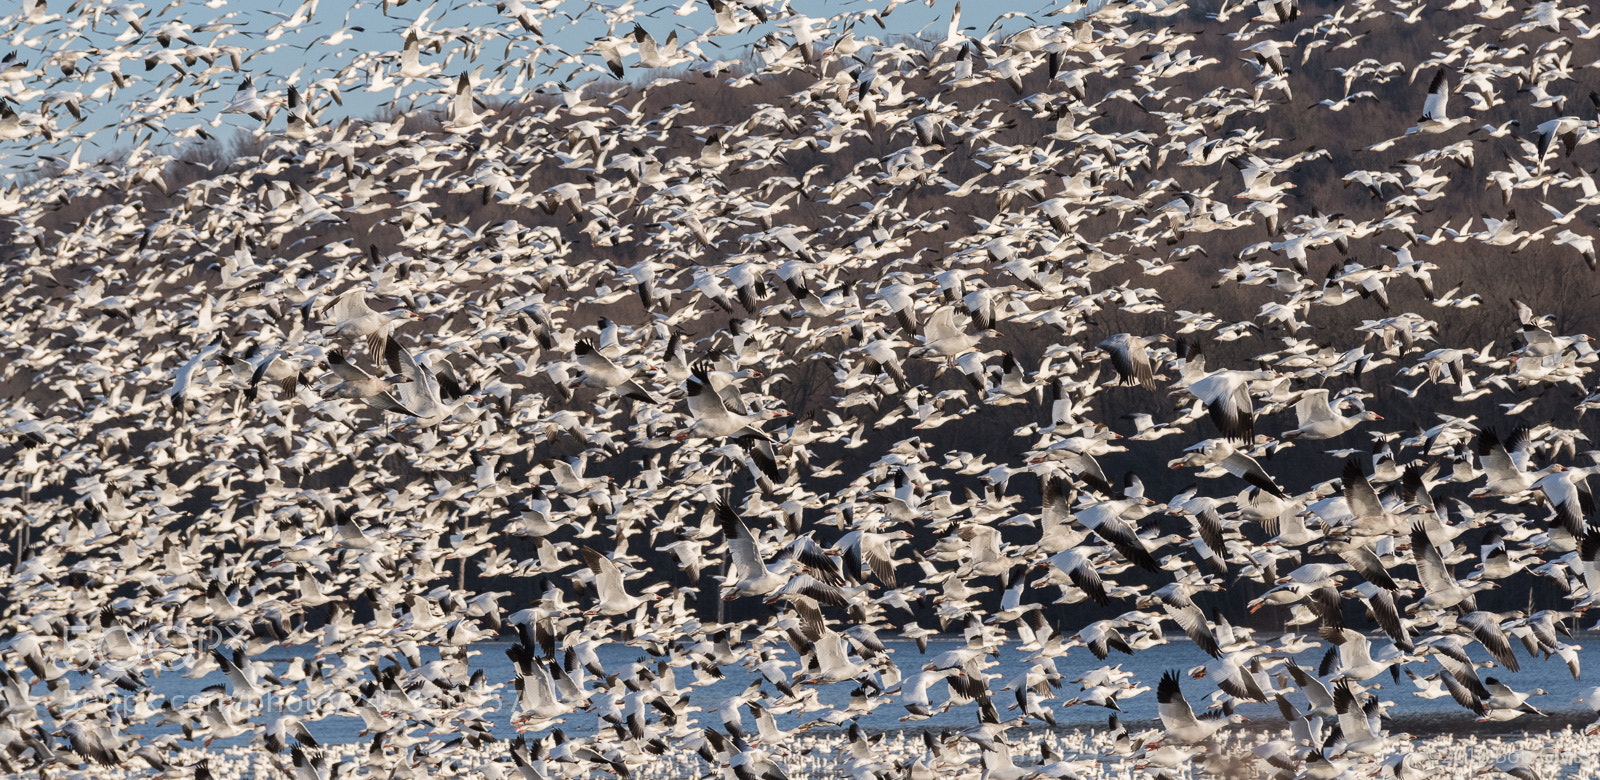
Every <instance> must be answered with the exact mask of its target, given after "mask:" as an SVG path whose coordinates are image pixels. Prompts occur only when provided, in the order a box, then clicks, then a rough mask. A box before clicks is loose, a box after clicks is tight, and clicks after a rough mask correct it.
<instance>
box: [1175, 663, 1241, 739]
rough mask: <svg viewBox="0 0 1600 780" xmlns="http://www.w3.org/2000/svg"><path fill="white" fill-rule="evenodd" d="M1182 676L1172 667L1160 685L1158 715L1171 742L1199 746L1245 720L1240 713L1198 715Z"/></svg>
mask: <svg viewBox="0 0 1600 780" xmlns="http://www.w3.org/2000/svg"><path fill="white" fill-rule="evenodd" d="M1178 679H1179V678H1178V673H1177V672H1176V671H1171V670H1169V671H1167V672H1166V673H1165V674H1163V675H1161V683H1160V685H1158V686H1156V714H1157V715H1158V716H1159V717H1160V719H1161V726H1162V728H1163V729H1165V730H1166V738H1167V740H1168V741H1171V742H1174V743H1176V744H1179V745H1198V744H1200V743H1203V742H1207V741H1209V740H1210V739H1211V737H1212V736H1213V735H1215V734H1216V733H1217V731H1218V730H1220V729H1221V728H1222V727H1224V726H1227V725H1228V724H1229V723H1234V722H1237V721H1239V720H1241V718H1240V716H1238V715H1228V714H1221V713H1217V714H1213V713H1206V714H1205V715H1201V716H1198V717H1196V716H1195V714H1194V710H1193V709H1192V708H1191V707H1190V706H1189V700H1188V699H1185V698H1184V697H1183V688H1182V687H1181V686H1180V685H1179V683H1178Z"/></svg>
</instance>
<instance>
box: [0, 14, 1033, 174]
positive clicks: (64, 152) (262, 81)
mask: <svg viewBox="0 0 1600 780" xmlns="http://www.w3.org/2000/svg"><path fill="white" fill-rule="evenodd" d="M80 5H81V6H82V8H81V9H80V10H78V11H70V10H69V9H68V7H67V4H66V3H65V2H64V1H63V0H49V6H48V7H47V8H46V9H45V10H44V12H43V13H42V14H41V13H38V12H35V13H32V14H29V13H28V12H27V10H26V9H24V11H21V12H17V13H13V14H11V15H9V16H5V17H0V34H3V35H4V36H5V38H6V43H7V44H8V46H7V48H6V51H11V52H15V53H16V57H15V60H16V61H14V62H12V63H10V64H11V68H10V69H9V71H8V72H6V73H5V75H6V77H5V78H0V95H4V96H5V97H6V98H8V99H9V101H10V102H11V104H12V105H13V106H14V107H15V108H16V110H17V111H19V112H20V113H21V114H22V121H23V123H24V125H25V126H26V127H28V128H30V129H36V128H37V125H38V124H39V122H40V121H41V120H40V118H41V117H42V116H43V115H46V114H48V115H49V116H50V119H49V124H51V125H53V126H54V128H55V136H56V137H55V140H54V142H41V140H40V135H39V134H38V133H37V132H35V133H31V134H30V135H29V136H28V137H26V138H22V139H17V140H0V153H3V154H4V158H3V159H4V163H3V165H0V169H3V172H0V175H3V176H5V177H6V178H11V177H15V176H17V175H19V174H22V173H26V172H28V171H32V170H37V169H38V167H39V166H40V164H41V161H42V159H43V156H44V155H54V156H56V157H57V158H58V160H64V159H68V158H70V157H71V156H72V155H73V154H74V151H75V150H76V149H77V148H78V147H79V146H80V144H81V145H83V150H82V152H81V153H80V154H81V158H82V161H83V162H90V161H93V160H96V159H99V158H101V157H104V156H106V155H107V154H109V153H111V152H112V151H113V150H116V151H117V152H122V153H125V152H126V151H127V150H130V149H133V148H134V147H135V146H136V145H142V146H145V147H147V148H148V149H150V150H152V151H153V152H159V153H164V154H176V153H180V152H181V148H182V146H183V145H186V144H191V143H197V142H199V141H200V140H201V139H202V138H203V137H204V136H203V135H202V134H204V135H208V136H211V137H214V138H217V139H220V140H222V141H228V140H230V139H232V138H233V137H234V136H235V135H236V134H237V133H239V132H247V133H248V132H257V131H260V130H261V129H262V128H263V124H262V123H261V122H260V121H259V120H257V119H255V118H252V117H250V116H247V115H246V114H243V113H232V112H228V111H227V109H228V107H229V106H230V103H234V102H237V101H239V99H240V98H241V97H242V95H241V93H240V86H241V84H243V83H245V81H246V78H247V77H248V78H249V79H250V82H251V84H252V85H253V86H254V87H255V88H256V90H257V93H258V96H259V98H260V100H262V101H265V103H264V104H262V105H271V104H273V103H277V104H278V105H276V106H274V107H273V108H274V109H276V110H275V113H274V116H273V119H272V121H271V122H270V124H268V125H267V126H266V127H267V128H268V129H269V130H272V131H277V132H281V131H282V130H283V128H284V123H285V120H284V111H283V110H282V105H281V103H282V101H283V99H284V97H285V95H286V94H287V90H288V88H289V87H291V86H294V87H296V88H298V89H299V91H300V92H301V93H302V94H303V95H308V96H309V99H310V101H311V102H312V104H313V105H315V106H317V107H318V108H319V109H321V114H320V116H319V122H320V123H321V124H336V123H337V122H339V121H340V120H341V119H343V118H344V117H346V116H352V117H357V118H365V117H370V116H373V115H375V114H377V113H378V112H380V111H382V110H387V109H389V108H391V107H392V108H398V109H399V110H405V111H409V110H411V109H412V108H413V107H415V106H442V105H443V104H444V102H445V101H447V100H448V99H449V96H450V94H451V92H452V91H453V88H454V85H455V83H456V80H457V78H458V77H459V76H460V74H461V73H462V72H464V71H465V72H471V73H473V74H474V80H475V81H476V82H477V83H478V84H479V85H480V89H481V90H482V93H484V94H488V95H492V97H493V98H494V99H497V100H508V99H512V98H514V97H515V95H517V94H519V93H522V92H525V91H528V90H533V89H537V88H539V87H540V86H541V85H546V86H550V87H553V86H554V84H553V82H556V81H559V80H567V81H569V82H570V83H577V82H580V81H584V80H589V79H593V78H595V77H596V76H597V75H598V74H599V73H600V72H603V68H604V62H603V59H602V57H601V56H600V54H599V53H598V51H597V50H596V48H595V46H594V42H595V41H596V40H598V39H602V38H605V37H606V36H608V35H612V36H616V37H619V38H621V37H626V36H627V35H628V34H629V33H630V32H631V30H632V25H633V24H635V23H637V24H639V25H642V26H643V27H644V28H645V29H646V30H647V31H649V32H650V33H651V34H652V35H653V36H655V37H656V38H657V39H658V40H665V39H666V38H667V37H668V36H669V35H670V34H671V33H672V32H674V31H676V32H677V34H678V38H679V41H680V43H686V42H693V41H695V40H696V39H701V41H700V42H699V43H698V44H697V46H698V49H699V51H700V53H701V55H702V56H703V57H704V59H705V60H710V61H718V60H724V61H737V62H744V61H747V60H748V59H749V58H750V56H751V53H752V52H751V44H753V43H754V42H756V41H757V40H758V39H759V38H760V37H761V36H763V35H766V34H768V33H772V32H774V31H781V30H782V28H781V27H780V26H779V25H780V24H781V23H782V19H781V17H778V16H770V17H769V21H768V22H767V23H765V24H755V25H753V26H752V27H750V28H749V29H748V30H746V31H745V32H742V33H739V34H730V35H723V36H717V37H715V38H713V39H709V40H707V39H704V38H702V33H704V32H705V31H708V30H711V29H713V28H714V27H715V26H716V20H715V18H714V16H713V14H712V12H711V10H710V4H709V0H679V1H678V2H660V1H658V0H638V1H637V2H626V3H587V2H572V1H563V2H546V3H544V4H543V5H541V4H540V3H538V2H535V0H520V2H519V1H518V0H502V3H501V5H500V8H499V9H497V7H496V4H495V3H493V2H488V3H485V2H462V1H459V0H438V2H433V3H423V2H417V0H410V2H405V3H403V4H398V5H388V6H386V5H384V4H382V3H375V2H371V1H370V0H363V2H358V3H355V4H354V5H351V4H347V3H338V2H336V1H334V0H329V1H327V2H319V0H311V1H310V2H305V3H300V2H295V1H294V0H281V1H280V2H271V0H247V1H244V2H241V1H240V0H209V2H194V1H193V0H174V2H171V3H167V4H164V5H163V4H159V3H154V2H143V3H141V2H112V1H111V0H82V1H81V2H80ZM773 5H774V6H776V4H773ZM519 6H520V7H522V8H525V9H526V16H527V18H529V19H532V20H534V21H535V23H536V24H537V25H538V26H539V32H540V33H541V35H535V34H532V33H530V32H527V31H526V30H525V29H524V27H523V26H522V24H521V23H519V21H517V16H518V13H517V12H518V7H519ZM790 7H791V8H793V9H794V10H795V11H797V12H799V13H802V14H805V15H807V16H811V17H814V18H817V19H818V20H819V25H818V27H819V30H820V28H821V24H820V20H823V19H827V18H830V17H832V18H833V19H834V20H835V21H834V23H833V24H832V26H831V27H829V28H828V32H827V35H826V37H827V38H828V39H832V38H835V37H837V36H838V35H841V34H843V32H844V31H845V29H846V28H847V27H849V28H852V29H853V30H854V33H855V35H856V37H857V38H861V37H866V36H872V37H876V38H879V39H889V38H892V37H893V36H897V35H912V36H914V35H921V36H922V37H927V38H935V39H942V38H943V37H944V35H945V34H946V30H947V28H948V25H949V20H950V17H951V14H952V13H953V12H954V11H955V8H956V7H957V4H956V3H954V2H943V1H942V0H941V1H940V2H933V3H927V2H920V1H916V2H907V3H892V2H889V0H871V2H859V3H837V2H817V1H815V0H813V1H812V2H793V3H791V4H790ZM1053 7H1054V5H1053V4H1050V3H1044V4H1041V3H1040V2H1038V0H1032V1H1030V2H998V3H976V2H968V3H967V6H966V8H965V9H964V13H963V16H962V19H961V25H962V27H964V28H971V29H970V31H971V33H972V34H974V35H979V36H981V35H983V34H984V33H985V32H986V31H988V30H989V29H990V24H991V23H992V22H993V21H994V20H995V18H996V17H998V16H1001V15H1003V14H1007V13H1013V14H1015V15H1013V16H1011V17H1010V18H1006V19H1004V20H1003V22H1002V23H1001V25H1000V27H999V32H997V35H1000V34H1004V33H1008V32H1011V31H1014V30H1016V29H1021V28H1022V27H1025V26H1027V25H1029V24H1032V22H1030V21H1029V20H1028V19H1027V18H1024V17H1022V16H1020V14H1022V13H1027V14H1032V15H1033V18H1035V19H1037V20H1039V21H1040V22H1041V23H1049V22H1050V21H1056V22H1059V21H1060V17H1054V18H1053V19H1050V20H1047V19H1046V18H1045V17H1044V15H1043V14H1045V13H1046V12H1048V11H1050V10H1052V8H1053ZM885 8H888V9H890V13H889V15H888V16H887V17H882V18H884V22H885V24H884V27H883V28H880V27H879V26H878V24H877V23H875V22H874V21H872V20H871V16H872V15H878V16H880V17H881V12H882V11H883V9H885ZM502 9H503V10H502ZM64 16H65V18H63V17H64ZM52 17H53V18H52ZM852 17H853V21H852ZM134 24H137V25H138V26H139V27H140V28H142V32H139V31H136V30H135V29H134ZM413 32H415V33H416V34H417V36H418V39H419V41H421V42H422V44H423V46H424V51H423V53H422V54H421V56H420V57H419V60H418V61H419V63H420V65H421V66H422V70H424V71H427V72H428V75H427V76H426V77H424V78H418V79H414V80H413V79H405V78H400V77H399V75H400V74H401V63H400V61H399V52H400V51H401V49H402V48H404V45H405V41H406V39H407V37H408V36H409V35H410V34H411V33H413ZM784 34H785V35H788V33H784ZM207 58H210V59H212V60H214V62H213V63H212V64H209V65H208V62H207ZM624 60H625V62H626V64H627V65H628V66H629V68H628V71H629V72H628V74H627V77H628V78H630V79H645V78H653V77H655V76H657V75H661V73H660V72H652V71H650V70H648V69H642V68H638V67H636V64H637V62H638V55H637V54H628V55H625V57H624ZM235 61H237V62H238V66H239V69H238V70H235V69H234V67H233V63H234V62H235ZM697 64H699V63H692V64H691V67H693V66H695V65H697ZM530 65H531V67H524V66H530ZM180 69H181V70H180ZM69 72H70V75H67V74H68V73H69ZM529 74H531V75H529ZM334 88H337V91H338V95H339V98H340V100H341V101H342V105H338V104H335V103H333V100H332V95H333V90H334ZM496 93H497V94H496ZM69 102H71V103H75V104H76V105H77V106H78V107H79V108H80V110H81V112H82V114H83V116H84V119H83V120H82V121H81V122H76V124H75V120H74V118H73V116H72V114H71V113H69V110H68V107H67V103H69ZM174 107H177V108H179V109H181V110H179V111H176V112H173V111H172V110H171V109H173V108H174Z"/></svg>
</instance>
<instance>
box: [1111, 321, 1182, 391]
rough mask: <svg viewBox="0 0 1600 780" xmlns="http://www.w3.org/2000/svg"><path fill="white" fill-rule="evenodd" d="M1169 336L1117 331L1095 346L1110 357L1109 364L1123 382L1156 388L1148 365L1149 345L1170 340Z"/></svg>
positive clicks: (1154, 377)
mask: <svg viewBox="0 0 1600 780" xmlns="http://www.w3.org/2000/svg"><path fill="white" fill-rule="evenodd" d="M1171 338H1172V337H1171V336H1168V335H1166V334H1164V333H1163V334H1161V335H1157V336H1148V337H1139V336H1135V335H1133V334H1131V333H1118V334H1116V335H1114V336H1111V337H1109V338H1107V339H1105V340H1103V341H1101V342H1100V343H1099V344H1098V345H1097V346H1098V347H1099V348H1100V349H1102V350H1104V351H1105V353H1106V355H1107V356H1109V357H1110V358H1111V366H1112V367H1113V368H1115V369H1116V370H1117V376H1119V377H1121V378H1122V382H1123V383H1124V384H1137V385H1139V386H1141V387H1143V388H1144V389H1146V390H1154V389H1156V375H1155V371H1154V370H1153V369H1151V367H1150V345H1152V344H1154V343H1156V342H1160V341H1170V340H1171Z"/></svg>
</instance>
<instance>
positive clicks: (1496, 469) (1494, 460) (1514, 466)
mask: <svg viewBox="0 0 1600 780" xmlns="http://www.w3.org/2000/svg"><path fill="white" fill-rule="evenodd" d="M1530 447H1531V440H1530V439H1529V437H1528V427H1527V426H1525V425H1519V426H1517V427H1516V428H1513V429H1511V433H1510V434H1509V435H1507V436H1506V438H1505V440H1504V441H1503V442H1502V441H1501V439H1500V437H1499V436H1498V435H1496V434H1495V432H1494V430H1493V429H1488V430H1485V431H1483V432H1482V433H1480V434H1478V446H1477V452H1478V462H1479V464H1480V465H1481V466H1482V467H1483V473H1484V476H1485V477H1486V478H1487V479H1488V481H1487V483H1486V484H1485V485H1484V486H1483V487H1481V488H1478V489H1477V490H1474V491H1472V493H1471V497H1473V498H1482V497H1485V496H1497V497H1511V496H1518V495H1521V494H1522V493H1525V492H1527V491H1528V489H1529V488H1532V487H1533V485H1534V484H1535V482H1537V481H1538V479H1539V478H1540V477H1542V476H1543V474H1544V472H1541V473H1539V474H1537V475H1535V474H1531V473H1529V472H1528V460H1529V457H1530V455H1531V450H1530ZM1554 468H1555V467H1554V466H1552V467H1551V469H1552V470H1553V469H1554Z"/></svg>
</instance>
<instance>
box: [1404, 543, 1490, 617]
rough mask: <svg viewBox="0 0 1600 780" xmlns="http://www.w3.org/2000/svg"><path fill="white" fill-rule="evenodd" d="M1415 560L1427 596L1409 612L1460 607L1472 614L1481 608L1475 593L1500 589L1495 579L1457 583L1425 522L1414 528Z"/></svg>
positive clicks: (1413, 549) (1413, 552)
mask: <svg viewBox="0 0 1600 780" xmlns="http://www.w3.org/2000/svg"><path fill="white" fill-rule="evenodd" d="M1411 557H1412V559H1413V560H1414V561H1415V563H1416V565H1417V579H1418V580H1420V581H1421V582H1422V588H1423V591H1424V595H1423V597H1422V598H1421V599H1419V600H1417V601H1414V602H1412V603H1411V604H1409V605H1407V607H1406V611H1407V612H1422V611H1427V610H1439V609H1449V608H1451V607H1454V606H1457V605H1461V606H1462V607H1463V608H1465V609H1466V610H1468V611H1469V612H1470V611H1473V610H1476V609H1477V600H1476V598H1475V596H1474V594H1476V593H1477V592H1479V591H1482V590H1488V589H1490V588H1496V587H1499V586H1498V585H1497V584H1496V583H1495V582H1494V581H1493V580H1485V579H1478V580H1475V581H1473V582H1471V583H1466V584H1463V583H1460V582H1457V581H1456V578H1455V577H1453V576H1451V574H1450V568H1449V566H1447V565H1446V564H1445V562H1444V558H1443V556H1441V555H1440V554H1439V548H1437V547H1435V546H1434V545H1433V540H1431V539H1429V538H1428V532H1427V530H1426V529H1425V528H1424V527H1423V525H1422V524H1421V523H1414V524H1412V526H1411Z"/></svg>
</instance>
